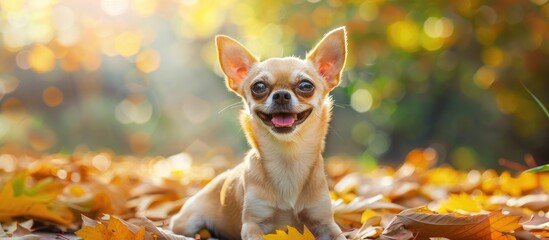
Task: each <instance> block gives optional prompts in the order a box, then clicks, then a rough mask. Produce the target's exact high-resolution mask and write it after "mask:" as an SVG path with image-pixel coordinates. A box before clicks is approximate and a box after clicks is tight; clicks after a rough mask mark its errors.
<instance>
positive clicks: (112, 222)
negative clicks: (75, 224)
mask: <svg viewBox="0 0 549 240" xmlns="http://www.w3.org/2000/svg"><path fill="white" fill-rule="evenodd" d="M75 233H76V235H78V236H79V237H81V238H82V239H84V240H86V239H120V240H134V239H135V240H139V239H145V227H141V228H139V229H138V230H137V232H135V233H134V232H132V231H130V229H128V227H127V226H126V225H125V224H124V223H122V222H121V221H120V220H118V219H117V218H114V217H111V218H109V220H108V221H107V222H105V223H102V222H99V223H97V224H96V225H95V226H85V227H84V228H82V229H80V230H78V231H76V232H75Z"/></svg>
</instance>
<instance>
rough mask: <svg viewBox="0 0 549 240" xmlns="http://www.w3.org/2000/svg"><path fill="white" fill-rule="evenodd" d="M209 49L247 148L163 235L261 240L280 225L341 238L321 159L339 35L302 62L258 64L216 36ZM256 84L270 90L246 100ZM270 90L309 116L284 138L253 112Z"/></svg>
mask: <svg viewBox="0 0 549 240" xmlns="http://www.w3.org/2000/svg"><path fill="white" fill-rule="evenodd" d="M216 45H217V50H218V57H219V63H220V65H221V68H222V70H223V72H224V73H225V75H226V83H227V86H228V88H229V89H231V90H232V91H234V92H235V93H236V94H238V95H239V96H241V97H242V99H243V102H244V105H245V107H244V110H243V112H242V114H241V125H242V128H243V129H244V132H245V134H246V137H247V139H248V142H249V143H250V145H251V147H252V149H251V150H250V151H249V152H248V153H247V155H246V157H245V159H244V161H243V162H242V163H241V164H240V165H238V166H237V167H235V168H234V169H231V170H229V171H227V172H225V173H223V174H221V175H219V176H217V177H216V178H215V179H213V180H212V181H211V182H210V183H209V184H208V185H207V186H206V187H205V188H204V189H202V190H201V191H200V192H198V193H197V194H196V195H194V196H192V197H191V198H190V199H189V200H188V201H187V202H186V203H185V205H184V206H183V207H182V208H181V211H180V212H179V213H178V214H176V215H175V216H174V217H173V218H172V219H171V222H170V228H171V229H172V230H173V231H174V232H175V233H178V234H183V235H193V234H196V233H197V232H198V231H199V230H200V229H202V228H207V229H209V230H211V231H212V232H213V233H215V234H216V235H218V236H222V237H223V238H227V239H240V238H242V239H261V236H262V235H264V234H267V233H271V232H272V231H274V230H276V229H284V228H285V227H286V226H288V225H289V226H294V227H297V228H298V229H302V226H303V225H306V226H307V227H308V228H309V229H310V230H311V231H312V232H313V234H314V235H315V236H316V237H317V239H345V238H344V237H343V236H341V230H340V228H339V227H338V226H337V224H336V223H335V222H334V219H333V213H332V208H331V202H330V197H329V191H328V185H327V183H326V177H325V174H324V163H323V158H322V152H323V150H324V138H325V136H326V133H327V131H328V125H329V121H330V117H331V109H332V100H331V98H330V96H329V92H330V91H331V90H332V89H333V88H335V87H336V86H337V85H339V82H340V76H341V71H342V69H343V66H344V64H345V58H346V52H347V51H346V33H345V29H344V28H338V29H335V30H333V31H331V32H330V33H328V34H327V35H326V36H325V37H324V38H323V39H322V40H321V41H320V43H319V44H318V45H317V46H316V47H315V48H314V49H313V50H312V51H311V53H310V54H309V55H308V56H307V58H306V59H305V60H302V59H298V58H294V57H286V58H271V59H267V60H265V61H263V62H259V61H258V60H257V59H256V58H255V57H254V56H253V55H252V54H251V53H250V52H249V51H248V50H247V49H246V48H245V47H243V46H242V45H241V44H239V43H238V42H236V41H235V40H233V39H231V38H229V37H226V36H218V37H217V38H216ZM303 79H307V80H309V81H310V82H311V83H312V84H313V85H314V93H313V94H312V95H310V96H303V94H298V92H296V91H297V90H296V86H297V84H298V83H299V82H300V81H302V80H303ZM258 81H262V82H265V83H266V84H267V85H268V86H269V89H270V92H269V94H268V95H267V96H265V97H263V98H260V99H258V98H257V97H256V98H254V97H253V96H252V93H251V91H252V90H251V87H252V85H253V84H255V83H257V82H258ZM277 90H287V91H288V92H289V93H290V94H291V97H292V99H291V106H292V111H295V112H302V111H305V110H308V109H312V112H311V113H310V114H309V115H308V117H306V118H305V120H304V121H303V122H302V123H301V124H299V125H297V126H295V128H294V129H293V130H292V131H291V132H288V133H279V132H276V131H274V130H273V129H274V127H273V126H269V125H267V124H266V123H264V122H263V121H262V120H261V119H260V117H259V116H258V114H257V113H256V111H265V112H268V111H269V109H270V107H272V105H273V104H274V103H273V101H274V100H273V96H272V95H273V93H274V92H275V91H277Z"/></svg>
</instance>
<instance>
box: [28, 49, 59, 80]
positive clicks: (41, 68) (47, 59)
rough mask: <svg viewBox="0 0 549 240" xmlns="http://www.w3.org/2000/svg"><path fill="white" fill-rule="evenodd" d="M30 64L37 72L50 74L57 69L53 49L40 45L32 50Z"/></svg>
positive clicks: (29, 58)
mask: <svg viewBox="0 0 549 240" xmlns="http://www.w3.org/2000/svg"><path fill="white" fill-rule="evenodd" d="M28 62H29V65H30V66H31V68H32V70H34V71H35V72H39V73H43V72H49V71H51V70H53V68H54V67H55V55H54V54H53V51H52V50H51V49H49V48H48V47H46V46H44V45H40V44H39V45H36V46H34V47H33V48H32V49H31V50H30V52H29V55H28Z"/></svg>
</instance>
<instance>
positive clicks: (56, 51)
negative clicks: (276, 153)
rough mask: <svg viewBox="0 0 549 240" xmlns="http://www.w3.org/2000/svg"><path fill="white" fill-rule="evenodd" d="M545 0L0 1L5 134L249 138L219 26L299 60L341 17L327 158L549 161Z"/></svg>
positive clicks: (107, 144)
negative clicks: (344, 34)
mask: <svg viewBox="0 0 549 240" xmlns="http://www.w3.org/2000/svg"><path fill="white" fill-rule="evenodd" d="M547 2H548V1H547V0H531V1H528V0H505V1H489V0H460V1H383V0H370V1H343V0H329V1H318V0H310V1H299V0H285V1H251V0H245V1H236V0H228V1H213V0H206V1H200V0H181V1H167V0H132V1H130V0H101V1H84V0H0V9H1V12H0V32H1V33H2V38H1V40H0V42H1V45H2V46H3V48H2V49H0V61H1V62H2V64H0V106H1V113H0V143H1V144H2V145H3V146H23V147H25V148H32V149H34V150H37V151H45V152H57V151H61V152H64V151H65V152H70V151H73V150H74V149H75V148H80V147H85V148H91V149H100V148H109V149H113V150H115V151H116V152H118V153H130V154H137V155H145V154H147V155H150V154H162V155H170V154H174V153H177V152H180V151H188V152H191V153H192V152H196V153H207V152H209V151H210V152H211V151H213V150H211V149H216V151H218V150H220V149H221V151H231V149H232V150H234V151H235V152H236V153H237V154H241V153H243V152H244V151H245V150H246V149H247V146H246V143H245V140H244V137H243V134H242V133H241V131H240V129H239V126H238V122H237V117H236V115H237V114H238V109H239V105H238V102H239V99H238V98H237V97H236V96H234V95H232V94H231V93H229V92H228V91H227V90H225V88H224V84H223V82H222V76H221V74H220V71H219V69H218V66H217V62H216V54H215V46H214V44H213V38H214V36H215V34H227V35H230V36H233V37H234V38H236V39H238V40H239V41H241V42H242V43H243V44H244V45H246V46H247V47H248V48H249V49H250V50H251V51H252V52H253V53H255V54H256V55H258V56H260V57H261V58H262V59H265V58H268V57H280V56H287V55H296V56H300V57H303V56H304V55H305V52H306V51H307V50H309V49H310V48H311V47H312V46H313V45H314V44H315V43H316V41H318V40H319V39H320V38H321V37H322V35H323V34H324V33H326V32H327V31H329V30H331V29H332V28H335V27H338V26H343V25H344V26H346V27H347V30H348V34H349V36H348V37H349V39H348V45H349V46H348V47H349V56H348V61H347V66H346V72H345V75H344V82H343V84H342V86H341V87H340V88H338V89H336V90H335V91H334V92H333V95H334V99H335V102H336V104H337V107H336V108H335V109H334V120H333V124H332V127H331V132H330V135H329V138H328V141H327V155H328V156H336V155H337V156H350V157H353V158H357V159H360V160H361V161H362V162H363V163H364V164H365V166H375V165H376V164H377V162H378V161H380V160H387V161H400V160H401V159H403V157H404V156H405V154H406V153H407V152H408V151H410V150H411V149H413V148H416V147H432V148H433V149H435V150H436V152H437V153H438V158H439V159H440V161H443V162H449V163H452V164H454V165H455V166H457V167H458V168H464V169H469V168H475V167H482V166H484V167H495V166H496V165H497V159H498V158H507V159H511V160H513V161H522V158H523V156H524V155H525V154H528V153H531V154H533V156H534V158H535V159H536V160H537V161H538V163H543V162H547V161H548V158H549V148H548V146H547V143H548V140H549V120H548V119H547V118H546V117H545V116H544V113H543V111H542V110H541V109H540V108H539V106H537V104H536V102H535V101H533V99H532V98H530V96H529V95H528V93H527V92H526V91H525V90H524V89H523V88H522V87H521V86H520V81H522V82H524V84H526V85H527V86H528V88H530V89H531V90H532V92H533V94H535V95H536V96H537V97H538V98H539V100H540V101H541V102H542V103H545V104H547V103H548V102H549V96H548V95H547V93H548V90H549V82H548V81H547V78H548V77H549V65H548V61H547V59H549V4H548V3H547Z"/></svg>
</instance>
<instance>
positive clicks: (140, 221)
mask: <svg viewBox="0 0 549 240" xmlns="http://www.w3.org/2000/svg"><path fill="white" fill-rule="evenodd" d="M122 222H123V223H124V224H126V226H128V228H129V229H132V230H133V229H138V228H140V227H144V228H145V231H147V233H149V234H146V235H145V240H194V238H190V237H185V236H181V235H177V234H175V233H173V232H171V231H169V230H165V229H162V228H159V227H156V226H155V225H154V223H153V222H151V220H149V219H146V218H136V219H131V221H130V222H126V221H122ZM201 236H202V235H201Z"/></svg>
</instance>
